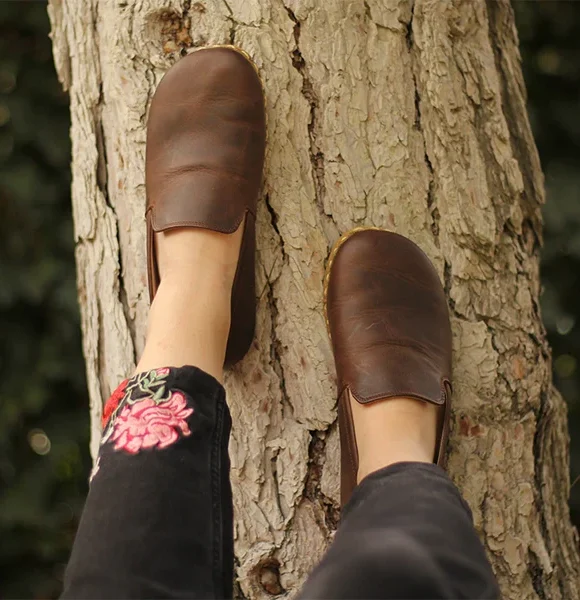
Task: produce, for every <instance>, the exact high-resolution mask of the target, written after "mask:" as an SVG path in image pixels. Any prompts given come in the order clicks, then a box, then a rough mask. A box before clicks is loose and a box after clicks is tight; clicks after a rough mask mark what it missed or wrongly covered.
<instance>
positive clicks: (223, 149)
mask: <svg viewBox="0 0 580 600" xmlns="http://www.w3.org/2000/svg"><path fill="white" fill-rule="evenodd" d="M264 141H265V117H264V102H263V96H262V90H261V85H260V82H259V79H258V77H257V75H256V72H255V68H254V67H253V66H252V64H251V63H250V62H249V61H247V60H246V58H245V57H244V56H242V54H241V53H240V52H238V51H234V50H233V49H231V48H212V49H210V50H209V51H204V52H201V53H194V55H192V56H189V57H187V58H185V59H183V60H182V61H180V62H179V63H177V65H176V66H175V67H174V68H173V69H171V70H170V71H169V72H168V74H167V75H166V77H165V78H164V80H163V82H162V83H161V84H160V86H159V88H158V90H157V92H156V94H155V98H154V100H153V103H152V107H151V111H150V118H149V125H148V142H147V169H146V172H147V196H148V208H147V223H148V255H149V260H148V268H149V283H150V292H151V296H152V298H153V303H152V308H151V312H150V316H149V327H148V333H147V341H146V345H145V350H144V352H143V355H142V357H141V360H140V362H139V364H138V366H137V369H136V372H135V374H134V375H133V377H131V378H130V379H129V380H128V381H124V382H123V383H122V384H121V385H120V386H119V388H118V389H117V390H116V391H115V392H114V393H113V395H112V396H111V398H110V399H109V401H108V402H107V404H106V405H105V409H104V418H103V434H102V440H101V448H100V452H99V457H98V460H97V463H96V467H95V469H94V471H93V477H92V482H91V486H90V491H89V495H88V498H87V503H86V506H85V510H84V512H83V516H82V519H81V523H80V526H79V530H78V532H77V537H76V539H75V543H74V547H73V552H72V556H71V559H70V562H69V565H68V568H67V571H66V575H65V590H64V595H63V597H64V598H158V597H165V598H227V597H231V594H232V578H233V530H232V528H233V524H232V501H231V486H230V482H229V457H228V453H227V447H228V438H229V431H230V425H231V421H230V416H229V412H228V408H227V405H226V403H225V394H224V390H223V387H222V386H221V383H220V381H221V380H222V370H223V365H224V361H225V362H226V363H227V364H230V365H231V364H233V363H235V362H236V361H238V360H240V359H241V358H242V356H243V355H244V354H245V352H246V351H247V349H248V346H249V343H250V341H251V337H252V335H253V323H254V314H253V312H252V311H253V310H254V308H255V306H254V302H255V294H254V282H253V264H254V263H253V260H254V257H253V251H254V239H253V236H254V219H255V205H256V200H257V195H258V190H259V185H260V178H261V170H262V165H263V156H264ZM242 317H243V319H242ZM188 365H195V366H188Z"/></svg>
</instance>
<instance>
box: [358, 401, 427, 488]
mask: <svg viewBox="0 0 580 600" xmlns="http://www.w3.org/2000/svg"><path fill="white" fill-rule="evenodd" d="M350 403H351V409H352V418H353V424H354V429H355V434H356V440H357V449H358V455H359V468H358V473H357V480H358V481H359V482H360V481H361V480H362V479H364V477H366V476H367V475H369V474H370V473H373V472H374V471H378V470H379V469H382V468H384V467H387V466H389V465H392V464H395V463H397V462H406V461H410V462H425V463H431V462H433V458H434V455H435V443H436V437H437V414H438V407H437V406H435V405H432V404H429V403H427V402H422V401H420V400H415V399H413V398H405V397H401V398H389V399H385V400H377V401H374V402H372V403H371V404H367V405H363V404H360V403H359V402H357V401H356V400H355V399H354V398H353V397H352V395H351V396H350Z"/></svg>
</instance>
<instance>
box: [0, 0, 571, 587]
mask: <svg viewBox="0 0 580 600" xmlns="http://www.w3.org/2000/svg"><path fill="white" fill-rule="evenodd" d="M514 7H515V9H516V14H517V19H518V27H519V31H520V38H521V46H522V55H523V58H524V70H525V77H526V82H527V85H528V90H529V98H530V115H531V118H532V125H533V127H534V132H535V135H536V140H537V142H538V146H539V149H540V154H541V157H542V163H543V167H544V170H545V173H546V183H547V189H548V203H547V205H546V208H545V211H544V216H545V221H546V229H545V248H544V253H543V270H542V276H543V283H544V288H545V291H544V293H543V295H542V309H543V313H544V320H545V323H546V327H547V329H548V333H549V339H550V342H551V344H552V347H553V349H554V375H555V379H556V383H557V385H558V387H559V389H560V390H561V391H562V392H563V394H564V396H565V397H566V400H567V401H568V403H569V407H570V430H571V434H572V477H573V478H575V477H577V476H579V475H580V364H579V361H580V302H579V301H578V298H580V202H579V199H578V195H579V192H578V190H580V111H579V110H578V109H579V103H580V4H577V3H575V2H560V1H543V2H522V1H516V2H514ZM48 31H49V23H48V18H47V15H46V5H45V3H44V2H31V1H26V0H22V1H16V0H12V1H3V2H0V370H1V372H2V378H1V380H0V597H2V598H16V597H21V598H52V597H55V596H57V595H58V593H59V590H60V586H61V580H62V572H63V569H64V565H65V563H66V560H67V557H68V552H69V549H70V545H71V542H72V539H73V536H74V531H75V529H76V525H77V522H78V518H79V514H80V510H81V507H82V503H83V500H84V496H85V494H86V491H87V485H86V477H87V473H88V471H89V467H90V459H89V453H88V435H89V434H88V431H89V427H88V425H89V423H88V410H87V403H88V400H87V392H86V384H85V375H84V364H83V360H82V354H81V344H80V333H79V316H78V307H77V300H76V289H75V272H74V258H73V252H74V248H73V232H72V220H71V209H70V195H69V186H70V180H69V177H70V173H69V161H70V143H69V137H68V133H69V132H68V130H69V114H68V101H67V97H66V95H65V94H64V93H63V92H62V91H61V89H60V85H59V83H58V81H57V79H56V75H55V72H54V67H53V63H52V56H51V46H50V40H49V38H48V36H47V34H48ZM571 506H572V510H573V516H574V519H575V522H576V523H577V524H580V484H578V485H576V486H575V487H574V489H573V495H572V500H571Z"/></svg>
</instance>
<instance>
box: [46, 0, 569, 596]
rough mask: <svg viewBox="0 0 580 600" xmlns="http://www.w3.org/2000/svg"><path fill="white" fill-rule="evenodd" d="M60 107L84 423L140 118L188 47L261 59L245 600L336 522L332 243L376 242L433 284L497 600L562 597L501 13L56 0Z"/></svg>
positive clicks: (237, 1)
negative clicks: (67, 130)
mask: <svg viewBox="0 0 580 600" xmlns="http://www.w3.org/2000/svg"><path fill="white" fill-rule="evenodd" d="M49 11H50V16H51V20H52V27H53V34H52V35H53V40H54V56H55V60H56V65H57V69H58V72H59V76H60V79H61V81H62V82H63V84H64V86H65V87H66V88H67V89H69V91H70V97H71V113H72V132H71V133H72V141H73V164H72V170H73V209H74V219H75V225H76V241H77V253H76V257H77V266H78V289H79V297H80V304H81V311H82V326H83V332H84V353H85V357H86V362H87V372H88V381H89V388H90V397H91V416H92V422H93V436H92V440H93V441H92V450H93V452H95V451H96V447H97V444H98V441H99V434H100V431H99V425H98V423H99V417H100V412H101V404H102V401H103V399H105V398H106V397H107V396H108V394H109V393H110V391H111V390H112V389H113V388H114V387H115V386H116V385H117V383H118V382H119V380H121V379H122V378H124V377H125V376H126V375H127V373H130V372H131V370H132V369H133V368H134V364H135V359H136V357H137V356H138V354H139V353H140V352H141V350H142V347H143V341H144V332H145V322H146V315H147V307H148V297H147V286H146V275H145V227H144V219H143V211H144V201H145V195H144V191H145V190H144V181H145V180H144V153H145V123H146V117H147V109H148V105H149V101H150V99H151V96H152V93H153V91H154V90H155V87H156V85H157V84H158V83H159V81H160V79H161V77H162V75H163V74H164V72H165V71H166V70H167V69H168V67H169V66H170V65H171V64H172V63H173V62H174V61H176V60H178V59H179V57H180V55H183V54H184V53H186V52H187V51H188V49H190V48H193V47H196V46H200V45H204V44H214V43H234V44H236V45H239V46H241V47H243V48H245V49H246V50H247V51H248V52H249V53H250V54H251V55H252V56H253V57H254V58H255V60H256V62H257V64H258V66H259V68H260V70H261V72H262V75H263V78H264V82H265V87H266V92H267V110H268V120H269V138H268V151H267V167H266V178H265V184H264V192H263V200H262V201H261V203H260V209H259V215H258V235H259V263H258V264H259V267H258V275H257V276H258V283H259V285H258V289H259V293H260V303H259V307H260V308H259V318H258V331H257V337H256V342H255V345H254V348H253V350H252V351H251V353H250V354H249V356H248V357H247V359H246V360H245V361H244V362H243V364H242V365H241V366H240V367H239V368H238V369H237V370H236V372H234V373H232V374H231V375H230V376H229V377H228V379H227V388H228V393H229V403H230V406H231V410H232V416H233V421H234V431H233V439H232V442H231V455H232V466H233V469H232V477H233V484H234V490H235V510H236V529H235V530H236V556H237V573H238V576H239V590H238V592H239V593H240V594H243V595H244V596H246V597H248V598H266V597H269V596H271V595H277V594H285V593H291V592H293V591H295V590H296V588H297V586H299V584H300V582H301V581H302V580H303V578H304V577H305V575H306V574H307V573H308V571H309V569H310V568H311V567H312V566H313V565H314V564H315V563H316V561H317V560H318V558H319V557H320V555H321V553H322V552H323V550H324V548H325V547H326V545H327V544H328V542H329V541H330V540H331V538H332V532H333V530H334V529H335V527H336V523H337V517H338V478H337V473H338V454H339V451H338V437H337V430H336V425H335V416H336V402H335V400H336V398H335V390H334V374H333V361H332V355H331V352H330V346H329V343H328V340H327V336H326V331H325V326H324V320H323V316H322V306H321V297H322V278H323V269H324V262H325V259H326V257H327V253H328V250H329V246H330V245H331V244H332V243H333V242H334V241H335V239H336V238H337V237H338V235H339V234H340V233H341V232H344V231H346V230H348V229H350V228H351V227H353V226H357V225H363V224H364V225H375V226H380V227H385V228H389V229H392V230H395V231H398V232H400V233H402V234H404V235H407V236H409V237H410V238H412V239H413V240H415V241H416V242H417V243H418V244H420V245H421V246H422V247H423V248H424V249H425V250H426V252H427V253H428V254H429V256H430V257H431V258H432V260H433V261H434V263H435V264H436V265H437V268H438V269H439V272H440V275H441V278H442V280H443V281H444V282H445V288H446V292H447V295H448V298H449V305H450V309H451V313H452V320H453V331H454V352H455V390H456V393H455V398H454V402H455V407H454V411H453V421H452V422H453V426H452V427H453V431H452V436H451V442H450V447H449V470H450V472H451V474H452V476H453V478H454V480H455V481H456V482H457V484H458V485H459V487H460V488H461V489H462V491H463V493H464V494H465V497H466V499H467V500H468V502H469V504H470V505H471V507H472V509H473V513H474V518H475V524H476V527H477V528H478V530H479V531H480V532H481V536H482V539H483V540H484V542H485V544H486V547H487V549H488V552H489V555H490V558H491V561H492V563H493V566H494V569H495V572H496V573H497V575H498V577H499V580H500V582H501V586H502V589H503V592H504V595H505V598H507V599H513V600H516V599H517V600H521V599H528V598H540V599H550V600H556V599H563V600H572V599H576V598H580V557H579V553H578V536H577V532H575V531H574V530H573V528H572V526H571V524H570V520H569V514H568V508H567V498H568V492H569V477H568V438H567V435H568V434H567V426H566V412H565V406H564V404H563V402H562V399H561V398H560V396H559V395H558V393H557V392H556V391H555V390H554V388H553V387H552V383H551V378H550V354H549V349H548V347H547V345H546V340H545V334H544V330H543V327H542V324H541V321H540V314H539V306H538V293H539V289H540V280H539V275H538V253H539V247H540V243H541V214H540V206H541V204H542V202H543V200H544V191H543V180H542V174H541V169H540V164H539V160H538V155H537V152H536V148H535V145H534V141H533V138H532V134H531V131H530V126H529V123H528V118H527V115H526V109H525V100H526V98H525V88H524V82H523V79H522V73H521V68H520V55H519V51H518V41H517V34H516V30H515V26H514V17H513V14H512V10H511V7H510V4H509V1H508V0H487V2H486V1H485V0H446V1H444V2H443V1H441V0H415V2H413V1H412V0H368V1H364V0H352V1H349V2H345V1H343V0H326V1H325V2H317V1H316V0H271V1H266V0H200V1H199V2H194V1H192V0H51V1H50V7H49Z"/></svg>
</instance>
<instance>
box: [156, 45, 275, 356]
mask: <svg viewBox="0 0 580 600" xmlns="http://www.w3.org/2000/svg"><path fill="white" fill-rule="evenodd" d="M265 143H266V116H265V109H264V94H263V89H262V83H261V80H260V77H259V75H258V71H257V69H256V66H255V65H254V63H253V62H252V61H251V59H250V58H249V57H248V55H247V54H246V53H245V52H243V51H242V50H239V49H237V48H234V47H232V46H215V47H210V48H203V49H202V50H200V51H196V52H194V53H192V54H190V55H188V56H187V57H185V58H183V59H182V60H180V61H179V62H178V63H177V64H175V65H174V66H173V67H172V68H171V69H169V71H168V72H167V73H166V74H165V76H164V77H163V80H162V81H161V83H160V84H159V87H158V88H157V91H156V92H155V96H154V97H153V101H152V103H151V109H150V112H149V122H148V125H147V161H146V187H147V212H146V218H147V269H148V276H149V294H150V297H151V299H153V297H154V296H155V293H156V291H157V288H158V286H159V268H158V266H157V257H156V250H155V233H156V232H160V231H167V230H169V229H172V228H176V227H200V228H203V229H211V230H213V231H219V232H221V233H233V232H234V231H236V230H237V229H238V227H239V226H240V224H241V223H242V221H243V220H244V218H245V220H246V221H245V229H244V235H243V239H242V245H241V250H240V257H239V261H238V268H237V271H236V276H235V280H234V284H233V288H232V325H231V330H230V335H229V339H228V346H227V351H226V360H225V363H226V366H231V365H233V364H235V363H236V362H238V361H239V360H241V359H242V358H243V356H244V355H245V354H246V352H247V351H248V349H249V347H250V345H251V343H252V339H253V336H254V327H255V319H256V294H255V280H254V261H255V257H254V255H255V247H256V241H255V240H256V236H255V220H256V203H257V200H258V195H259V191H260V186H261V182H262V170H263V165H264V151H265Z"/></svg>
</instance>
